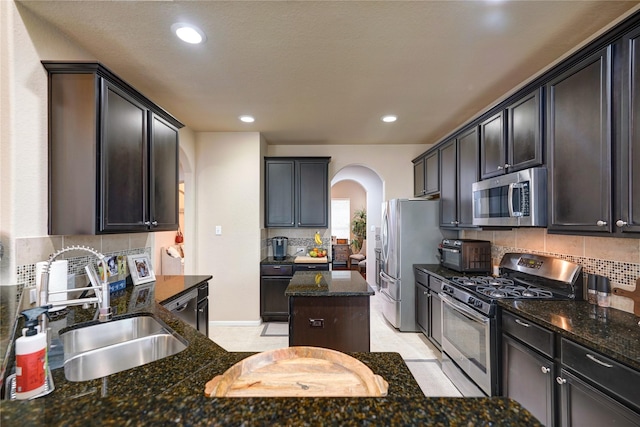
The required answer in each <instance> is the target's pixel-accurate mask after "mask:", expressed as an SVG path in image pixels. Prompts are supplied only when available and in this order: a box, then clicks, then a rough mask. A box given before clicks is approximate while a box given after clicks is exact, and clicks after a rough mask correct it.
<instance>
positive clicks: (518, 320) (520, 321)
mask: <svg viewBox="0 0 640 427" xmlns="http://www.w3.org/2000/svg"><path fill="white" fill-rule="evenodd" d="M516 323H517V324H518V325H520V326H524V327H525V328H530V327H531V325H530V324H528V323H527V322H523V321H522V320H520V319H516Z"/></svg>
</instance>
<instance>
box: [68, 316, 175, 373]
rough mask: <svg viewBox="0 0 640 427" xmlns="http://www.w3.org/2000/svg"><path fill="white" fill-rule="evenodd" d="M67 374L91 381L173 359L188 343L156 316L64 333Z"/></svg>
mask: <svg viewBox="0 0 640 427" xmlns="http://www.w3.org/2000/svg"><path fill="white" fill-rule="evenodd" d="M60 340H61V341H62V345H63V348H64V375H65V377H66V378H67V380H69V381H88V380H92V379H96V378H101V377H104V376H107V375H111V374H115V373H116V372H121V371H124V370H127V369H131V368H135V367H137V366H141V365H144V364H146V363H150V362H154V361H156V360H160V359H162V358H165V357H167V356H172V355H174V354H176V353H179V352H181V351H182V350H184V349H185V348H187V345H188V343H187V341H186V340H184V338H182V337H180V336H179V335H177V334H176V333H175V332H174V331H173V330H172V329H171V328H169V327H168V326H167V325H165V324H164V323H162V322H161V321H159V320H158V319H156V318H154V317H152V316H150V315H149V316H146V315H145V316H137V317H130V318H125V319H118V320H112V321H110V322H106V323H99V324H92V325H89V326H85V327H82V328H78V329H72V330H69V331H66V332H64V331H63V332H62V333H61V334H60Z"/></svg>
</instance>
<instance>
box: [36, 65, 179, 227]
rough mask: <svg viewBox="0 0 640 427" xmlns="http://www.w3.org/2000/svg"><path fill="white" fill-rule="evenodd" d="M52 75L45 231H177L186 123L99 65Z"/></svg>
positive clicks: (56, 68) (60, 68)
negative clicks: (180, 153)
mask: <svg viewBox="0 0 640 427" xmlns="http://www.w3.org/2000/svg"><path fill="white" fill-rule="evenodd" d="M43 65H44V67H45V68H46V69H47V71H48V73H49V234H52V235H69V234H104V233H132V232H147V231H165V230H175V229H177V227H178V129H179V128H181V127H182V126H183V125H182V124H181V123H180V122H178V121H177V120H176V119H175V118H174V117H172V116H171V115H169V114H168V113H167V112H165V111H164V110H162V108H160V107H158V106H157V105H155V104H153V103H152V102H151V101H149V100H148V99H147V98H145V97H144V96H143V95H142V94H140V93H139V92H137V91H136V90H135V89H133V88H132V87H131V86H129V85H128V84H126V83H125V82H123V81H122V80H120V79H119V78H118V77H117V76H116V75H114V74H113V73H112V72H110V71H109V70H108V69H106V68H105V67H103V66H102V65H101V64H99V63H66V62H65V63H60V62H51V61H43Z"/></svg>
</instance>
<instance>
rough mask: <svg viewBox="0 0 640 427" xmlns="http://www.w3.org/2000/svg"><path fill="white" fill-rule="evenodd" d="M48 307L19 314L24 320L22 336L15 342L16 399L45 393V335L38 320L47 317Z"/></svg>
mask: <svg viewBox="0 0 640 427" xmlns="http://www.w3.org/2000/svg"><path fill="white" fill-rule="evenodd" d="M49 308H50V306H44V307H36V308H30V309H28V310H24V311H22V312H20V314H21V315H22V316H24V318H25V320H26V328H23V329H22V336H21V337H19V338H18V339H17V340H16V399H30V398H32V397H36V396H38V395H39V394H41V393H43V392H44V391H45V386H46V381H47V334H46V333H45V332H44V331H41V328H40V326H39V325H38V318H39V317H40V315H41V314H44V315H45V316H49V313H48V310H49Z"/></svg>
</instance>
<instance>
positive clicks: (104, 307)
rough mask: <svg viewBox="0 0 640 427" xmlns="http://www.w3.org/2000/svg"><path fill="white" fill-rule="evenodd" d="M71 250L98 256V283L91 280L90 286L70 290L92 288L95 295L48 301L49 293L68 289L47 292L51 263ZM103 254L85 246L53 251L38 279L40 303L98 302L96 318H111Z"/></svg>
mask: <svg viewBox="0 0 640 427" xmlns="http://www.w3.org/2000/svg"><path fill="white" fill-rule="evenodd" d="M71 251H84V252H89V253H90V254H92V255H95V256H96V257H97V258H98V265H102V274H101V275H100V281H101V282H100V285H97V284H96V283H94V282H93V280H92V281H91V286H87V287H83V288H74V289H71V290H72V291H82V290H90V289H91V290H93V291H94V293H95V296H93V297H85V298H77V299H70V300H64V301H49V295H50V294H53V293H67V292H68V291H69V290H66V289H65V290H64V291H57V292H53V291H52V292H49V273H50V271H51V263H52V262H53V261H55V259H56V258H57V257H59V256H60V255H62V254H64V253H66V252H71ZM104 258H105V256H104V255H103V254H101V253H100V252H98V251H96V250H95V249H92V248H90V247H87V246H68V247H66V248H63V249H60V250H59V251H57V252H55V253H53V254H52V255H51V256H50V257H49V259H48V260H47V264H46V265H45V267H44V270H43V271H42V276H41V279H42V280H41V281H40V305H41V306H46V305H51V306H53V307H56V306H62V305H85V306H88V304H95V303H97V304H98V320H99V321H101V322H106V321H108V320H111V317H112V316H113V314H112V311H111V306H110V301H109V283H108V281H107V264H106V262H105V259H104Z"/></svg>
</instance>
